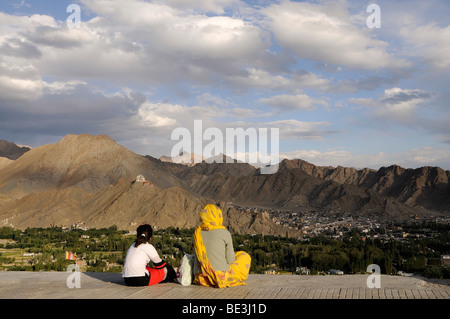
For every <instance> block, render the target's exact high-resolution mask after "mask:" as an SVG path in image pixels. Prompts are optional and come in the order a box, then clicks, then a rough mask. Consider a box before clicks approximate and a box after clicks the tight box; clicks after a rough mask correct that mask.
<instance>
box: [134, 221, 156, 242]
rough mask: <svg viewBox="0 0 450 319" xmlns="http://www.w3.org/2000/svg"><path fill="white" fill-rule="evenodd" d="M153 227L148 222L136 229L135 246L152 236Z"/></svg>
mask: <svg viewBox="0 0 450 319" xmlns="http://www.w3.org/2000/svg"><path fill="white" fill-rule="evenodd" d="M152 235H153V229H152V226H151V225H149V224H142V225H139V227H138V228H137V229H136V241H135V246H136V247H137V246H139V245H140V244H145V243H147V242H148V241H149V240H150V238H152Z"/></svg>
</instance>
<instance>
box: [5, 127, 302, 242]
mask: <svg viewBox="0 0 450 319" xmlns="http://www.w3.org/2000/svg"><path fill="white" fill-rule="evenodd" d="M173 165H175V166H177V164H173ZM163 166H164V163H163V162H161V161H159V160H156V159H153V160H149V158H146V157H144V156H141V155H138V154H135V153H133V152H131V151H129V150H127V149H126V148H124V147H122V146H120V145H118V144H117V143H116V142H115V141H113V140H112V139H110V138H109V137H107V136H92V135H88V134H83V135H78V136H77V135H68V136H66V137H65V138H63V139H62V140H61V141H59V142H58V143H56V144H52V145H44V146H42V147H38V148H36V149H32V150H30V151H29V152H27V153H26V154H25V155H23V156H22V157H20V158H19V159H17V160H16V161H9V160H8V161H7V162H5V163H4V165H1V166H0V222H1V224H0V225H10V226H14V227H17V228H26V227H48V226H50V225H53V224H56V225H63V226H70V225H73V224H77V225H79V226H84V227H97V228H98V227H109V226H112V225H116V226H118V227H119V228H121V229H130V230H133V229H135V228H136V226H137V225H139V224H140V223H143V222H149V223H152V224H153V225H155V226H156V227H158V228H166V227H169V226H174V227H188V228H189V227H195V226H197V225H198V223H199V219H198V218H199V217H198V216H199V212H200V211H201V209H202V208H203V207H204V206H205V204H206V203H211V202H213V203H216V204H217V205H220V206H222V209H223V211H224V214H225V216H226V218H225V223H226V225H227V226H228V227H229V228H230V229H231V230H233V231H235V232H237V233H240V232H243V231H245V232H253V233H256V232H261V229H264V231H265V233H266V234H283V235H284V234H285V233H286V229H284V227H282V226H279V225H276V224H274V223H272V222H271V221H270V220H269V219H268V218H267V215H263V214H256V213H245V214H244V213H242V212H241V211H239V210H238V209H236V208H234V207H229V206H228V205H227V204H226V203H224V202H220V201H215V200H211V199H208V198H205V197H202V196H198V195H194V194H192V193H191V192H189V191H188V190H186V189H183V188H182V187H181V183H180V180H179V178H178V177H176V176H175V175H174V174H172V173H171V172H170V170H169V169H164V167H163ZM177 167H178V170H180V169H184V168H185V166H177ZM175 171H177V170H176V169H174V172H175ZM139 175H142V178H143V180H144V181H145V182H142V181H137V180H136V178H137V176H139ZM292 232H296V231H295V230H293V231H292Z"/></svg>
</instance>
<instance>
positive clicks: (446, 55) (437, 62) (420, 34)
mask: <svg viewBox="0 0 450 319" xmlns="http://www.w3.org/2000/svg"><path fill="white" fill-rule="evenodd" d="M399 33H400V34H401V35H402V36H403V37H404V39H406V41H407V42H408V43H409V44H410V46H411V47H407V53H406V54H409V55H411V56H419V57H423V58H424V59H425V60H426V61H427V62H428V63H429V64H430V65H432V66H433V67H434V68H435V69H437V70H439V69H448V68H449V67H450V41H449V39H450V25H447V26H446V27H439V26H437V25H436V24H435V23H429V24H427V25H420V26H417V25H415V24H411V25H408V26H406V27H402V28H401V30H400V32H399Z"/></svg>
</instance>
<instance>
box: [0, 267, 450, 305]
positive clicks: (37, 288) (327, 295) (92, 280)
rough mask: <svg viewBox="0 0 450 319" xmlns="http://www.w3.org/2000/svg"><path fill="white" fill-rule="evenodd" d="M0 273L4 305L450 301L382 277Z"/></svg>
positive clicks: (449, 295)
mask: <svg viewBox="0 0 450 319" xmlns="http://www.w3.org/2000/svg"><path fill="white" fill-rule="evenodd" d="M78 274H79V275H80V277H79V279H80V280H79V283H80V288H69V287H68V285H67V279H68V278H69V276H70V275H71V274H70V273H67V272H0V298H1V299H450V280H443V281H442V280H441V281H439V282H437V281H432V280H426V279H424V278H419V277H400V276H385V275H382V276H381V288H379V289H378V288H373V289H370V288H367V285H366V280H367V275H343V276H296V275H257V274H251V275H250V276H249V279H248V280H247V285H246V286H240V287H232V288H226V289H216V288H208V287H200V286H196V285H191V286H186V287H184V286H182V285H179V284H175V283H165V284H159V285H155V286H150V287H127V286H125V285H124V283H123V280H122V277H121V274H118V273H92V272H91V273H78Z"/></svg>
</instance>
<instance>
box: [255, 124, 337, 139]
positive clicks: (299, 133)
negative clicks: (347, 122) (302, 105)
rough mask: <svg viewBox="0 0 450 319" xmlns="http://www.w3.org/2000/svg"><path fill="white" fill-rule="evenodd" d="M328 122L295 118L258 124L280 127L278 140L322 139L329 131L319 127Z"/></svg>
mask: <svg viewBox="0 0 450 319" xmlns="http://www.w3.org/2000/svg"><path fill="white" fill-rule="evenodd" d="M329 124H330V123H329V122H326V121H321V122H305V121H298V120H295V119H288V120H277V121H270V122H267V123H264V124H263V125H260V127H265V126H269V127H275V128H279V129H280V140H286V139H308V140H323V139H324V137H325V136H326V135H328V134H330V133H331V132H328V131H324V130H322V129H320V127H322V126H327V125H329Z"/></svg>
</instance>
